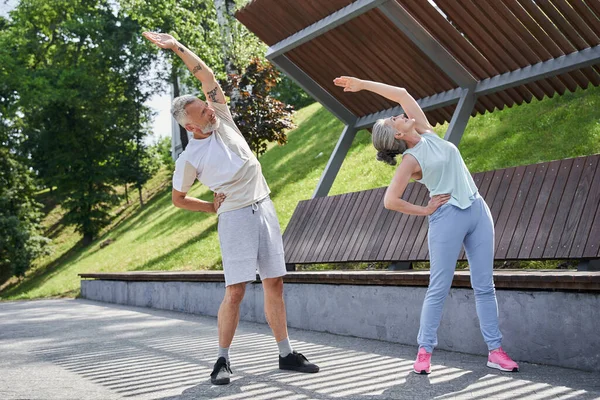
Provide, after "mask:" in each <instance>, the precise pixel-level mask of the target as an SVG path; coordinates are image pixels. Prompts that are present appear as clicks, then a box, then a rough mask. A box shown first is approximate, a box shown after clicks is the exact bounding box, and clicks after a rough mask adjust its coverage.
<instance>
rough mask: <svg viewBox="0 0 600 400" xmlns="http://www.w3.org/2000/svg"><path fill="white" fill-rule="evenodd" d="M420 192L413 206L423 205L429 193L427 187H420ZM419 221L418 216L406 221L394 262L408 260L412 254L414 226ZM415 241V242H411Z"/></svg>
mask: <svg viewBox="0 0 600 400" xmlns="http://www.w3.org/2000/svg"><path fill="white" fill-rule="evenodd" d="M420 186H421V187H420V188H419V191H418V193H417V197H416V198H415V200H414V202H413V204H416V205H421V204H422V203H423V199H424V198H425V196H427V195H428V193H429V191H428V190H427V188H426V187H425V185H420ZM416 220H417V216H416V215H409V216H408V219H407V220H406V224H405V226H404V231H403V232H402V236H400V240H399V241H398V245H397V246H396V249H395V250H394V255H393V256H392V260H406V259H407V257H408V254H409V253H410V249H411V248H412V245H413V244H414V243H413V241H414V234H413V233H412V229H413V225H414V224H415V222H416ZM411 240H413V241H411Z"/></svg>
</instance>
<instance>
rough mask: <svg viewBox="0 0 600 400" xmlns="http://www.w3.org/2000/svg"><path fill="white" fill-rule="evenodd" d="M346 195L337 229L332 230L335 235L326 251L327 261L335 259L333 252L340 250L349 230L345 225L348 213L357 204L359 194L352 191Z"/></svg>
mask: <svg viewBox="0 0 600 400" xmlns="http://www.w3.org/2000/svg"><path fill="white" fill-rule="evenodd" d="M345 197H346V199H345V201H344V202H343V204H342V212H341V213H340V215H339V218H338V220H337V221H336V227H335V230H334V229H332V230H331V232H332V233H333V236H332V237H331V238H330V240H329V245H328V247H327V251H326V252H325V253H324V257H325V261H327V262H331V261H333V260H334V257H333V254H335V253H337V251H338V250H339V247H340V245H341V244H342V240H343V236H344V235H346V234H348V233H347V232H344V225H345V224H346V222H347V221H348V214H349V212H350V210H351V209H352V207H353V206H354V205H355V203H356V198H357V197H358V194H357V193H352V194H351V195H347V196H345Z"/></svg>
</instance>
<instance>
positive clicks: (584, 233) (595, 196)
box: [569, 155, 600, 258]
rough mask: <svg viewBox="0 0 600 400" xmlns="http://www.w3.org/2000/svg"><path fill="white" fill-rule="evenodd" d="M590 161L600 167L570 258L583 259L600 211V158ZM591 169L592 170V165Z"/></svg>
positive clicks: (595, 157) (591, 158) (595, 175)
mask: <svg viewBox="0 0 600 400" xmlns="http://www.w3.org/2000/svg"><path fill="white" fill-rule="evenodd" d="M590 160H595V161H596V163H597V164H599V165H598V166H597V167H596V171H595V174H594V176H593V177H592V184H591V187H590V191H589V192H588V196H587V200H586V202H585V206H584V207H583V212H582V213H581V221H580V223H579V225H578V226H577V233H576V234H575V239H574V241H573V246H572V247H571V251H570V252H569V258H581V257H583V251H584V249H585V247H586V243H587V242H588V238H589V237H592V235H591V233H590V230H591V228H592V223H593V222H594V216H595V215H596V212H597V211H598V209H600V156H598V155H595V156H592V157H590ZM589 167H590V168H591V164H590V165H589ZM590 253H591V251H590ZM588 254H589V253H588Z"/></svg>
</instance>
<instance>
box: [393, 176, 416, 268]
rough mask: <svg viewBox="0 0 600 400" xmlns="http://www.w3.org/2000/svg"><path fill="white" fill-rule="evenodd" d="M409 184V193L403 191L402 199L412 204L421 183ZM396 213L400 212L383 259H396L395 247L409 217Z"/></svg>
mask: <svg viewBox="0 0 600 400" xmlns="http://www.w3.org/2000/svg"><path fill="white" fill-rule="evenodd" d="M409 186H412V190H411V191H410V192H409V193H407V192H404V195H403V196H402V199H403V200H406V201H408V202H409V203H413V204H414V202H415V200H416V198H417V195H418V194H419V190H421V186H422V185H421V184H420V183H417V182H412V183H409ZM398 214H400V218H399V219H398V224H397V225H396V229H395V230H394V232H393V234H392V235H391V238H390V244H389V246H388V248H387V250H386V252H385V255H384V259H385V260H391V261H398V259H395V258H394V253H395V251H396V247H397V246H398V245H399V243H400V238H401V237H402V234H403V233H404V232H405V231H406V221H408V217H409V215H408V214H404V213H398Z"/></svg>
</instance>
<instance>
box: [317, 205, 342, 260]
mask: <svg viewBox="0 0 600 400" xmlns="http://www.w3.org/2000/svg"><path fill="white" fill-rule="evenodd" d="M334 198H335V201H334V204H332V205H331V206H330V208H329V215H328V216H327V224H326V225H325V230H324V231H323V233H322V235H321V238H320V239H319V243H318V244H317V247H316V249H315V253H316V254H318V260H324V259H325V253H326V252H327V247H328V246H329V238H330V237H331V233H330V232H331V230H332V229H334V224H335V219H336V218H337V216H338V215H339V213H340V212H341V207H340V206H341V203H342V200H343V199H342V198H341V197H340V196H334Z"/></svg>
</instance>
